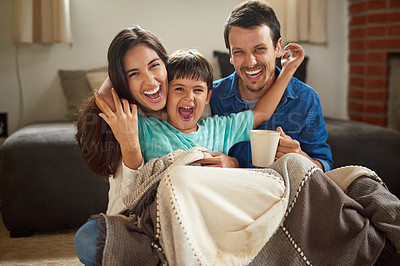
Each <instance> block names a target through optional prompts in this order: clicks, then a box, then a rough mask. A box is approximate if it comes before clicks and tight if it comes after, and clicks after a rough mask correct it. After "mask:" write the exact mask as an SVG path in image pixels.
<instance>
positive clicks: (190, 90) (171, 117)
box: [167, 78, 211, 134]
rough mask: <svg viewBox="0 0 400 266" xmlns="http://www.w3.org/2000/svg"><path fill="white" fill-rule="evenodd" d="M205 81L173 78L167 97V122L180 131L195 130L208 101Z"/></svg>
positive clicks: (208, 94)
mask: <svg viewBox="0 0 400 266" xmlns="http://www.w3.org/2000/svg"><path fill="white" fill-rule="evenodd" d="M210 97H211V90H210V91H208V89H207V83H206V82H204V81H202V80H196V79H187V78H184V79H173V80H171V81H170V83H169V89H168V98H167V113H168V122H169V123H170V124H171V125H172V126H174V127H175V128H176V129H178V130H179V131H181V132H182V133H185V134H188V133H190V132H194V131H197V121H198V120H199V119H200V117H201V114H202V113H203V110H204V106H205V105H206V104H207V103H208V102H209V101H210Z"/></svg>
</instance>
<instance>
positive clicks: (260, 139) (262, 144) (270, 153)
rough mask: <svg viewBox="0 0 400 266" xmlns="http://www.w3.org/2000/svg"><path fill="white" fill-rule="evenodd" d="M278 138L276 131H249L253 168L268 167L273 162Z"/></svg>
mask: <svg viewBox="0 0 400 266" xmlns="http://www.w3.org/2000/svg"><path fill="white" fill-rule="evenodd" d="M280 138H281V136H280V134H279V132H278V131H274V130H257V129H256V130H250V144H251V156H252V160H253V165H254V166H257V167H269V166H270V165H271V164H272V163H273V162H274V161H275V156H276V151H277V149H278V144H279V139H280Z"/></svg>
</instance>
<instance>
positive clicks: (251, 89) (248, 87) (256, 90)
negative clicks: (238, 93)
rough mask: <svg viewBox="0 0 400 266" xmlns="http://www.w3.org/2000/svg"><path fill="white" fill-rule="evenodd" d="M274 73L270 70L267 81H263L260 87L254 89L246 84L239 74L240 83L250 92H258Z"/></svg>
mask: <svg viewBox="0 0 400 266" xmlns="http://www.w3.org/2000/svg"><path fill="white" fill-rule="evenodd" d="M274 73H275V72H274V71H271V72H270V74H269V77H268V79H267V81H265V83H263V84H262V85H261V86H260V87H258V88H255V89H254V88H251V87H250V86H249V85H247V83H246V82H245V81H244V78H242V76H241V75H239V78H240V79H241V80H242V83H243V85H244V87H245V88H246V89H247V90H249V91H251V92H259V91H262V90H263V89H264V88H265V86H267V84H268V82H269V81H270V80H271V78H272V75H273V74H274Z"/></svg>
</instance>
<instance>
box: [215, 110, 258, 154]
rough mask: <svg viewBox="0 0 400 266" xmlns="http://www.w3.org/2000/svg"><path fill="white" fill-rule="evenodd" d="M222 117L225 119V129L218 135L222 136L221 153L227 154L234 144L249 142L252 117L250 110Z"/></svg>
mask: <svg viewBox="0 0 400 266" xmlns="http://www.w3.org/2000/svg"><path fill="white" fill-rule="evenodd" d="M222 117H223V118H225V128H224V131H222V130H221V132H220V133H219V134H224V136H223V138H224V141H223V144H224V146H223V153H224V154H228V153H229V149H230V148H231V147H232V146H233V145H235V144H236V143H239V142H242V141H249V140H250V130H252V129H253V122H254V117H253V112H252V111H251V110H247V111H243V112H239V113H236V114H231V115H229V116H222ZM217 134H218V133H217Z"/></svg>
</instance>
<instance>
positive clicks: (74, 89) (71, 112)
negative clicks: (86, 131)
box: [58, 67, 107, 121]
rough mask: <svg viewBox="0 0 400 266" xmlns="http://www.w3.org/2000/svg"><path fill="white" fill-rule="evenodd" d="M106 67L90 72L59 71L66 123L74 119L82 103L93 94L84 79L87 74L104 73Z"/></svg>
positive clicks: (86, 80)
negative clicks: (66, 108)
mask: <svg viewBox="0 0 400 266" xmlns="http://www.w3.org/2000/svg"><path fill="white" fill-rule="evenodd" d="M106 70H107V68H106V67H102V68H95V69H90V70H59V71H58V75H59V77H60V80H61V87H62V89H63V91H64V95H65V98H66V100H67V106H68V112H67V115H66V117H65V119H66V120H68V121H73V120H75V119H76V117H77V115H78V112H79V108H80V106H81V104H82V101H83V100H84V99H85V98H87V97H89V96H91V95H92V94H93V90H92V88H91V85H90V83H89V81H88V79H87V77H86V74H87V73H92V72H100V71H106Z"/></svg>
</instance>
